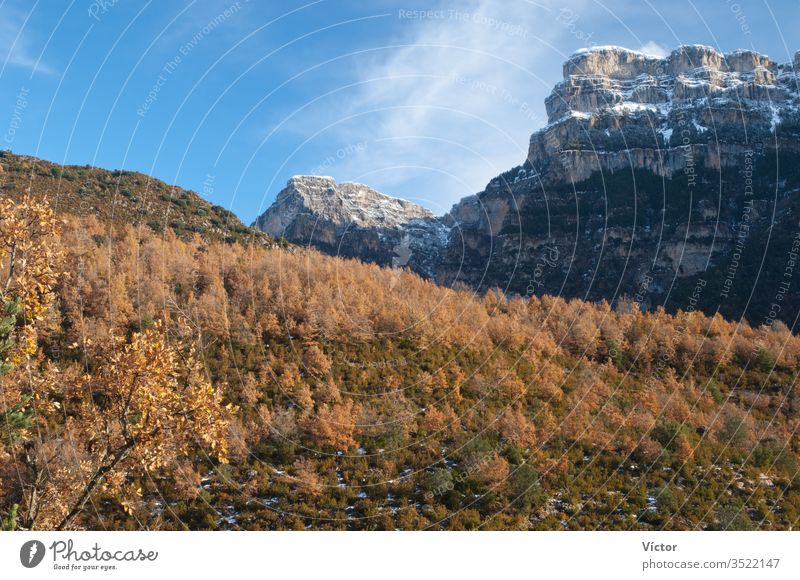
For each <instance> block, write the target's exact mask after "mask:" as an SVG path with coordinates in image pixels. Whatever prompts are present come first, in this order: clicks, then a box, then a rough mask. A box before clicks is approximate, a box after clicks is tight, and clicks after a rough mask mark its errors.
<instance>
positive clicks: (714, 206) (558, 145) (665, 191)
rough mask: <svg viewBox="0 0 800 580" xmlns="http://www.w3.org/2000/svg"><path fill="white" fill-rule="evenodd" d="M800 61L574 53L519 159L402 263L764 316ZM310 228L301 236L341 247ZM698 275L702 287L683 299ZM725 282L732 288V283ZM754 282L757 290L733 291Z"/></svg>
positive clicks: (795, 293)
mask: <svg viewBox="0 0 800 580" xmlns="http://www.w3.org/2000/svg"><path fill="white" fill-rule="evenodd" d="M799 68H800V52H798V53H797V54H796V55H795V57H794V59H793V61H792V62H788V63H783V64H779V63H777V62H776V61H774V60H773V59H771V58H769V57H768V56H766V55H763V54H760V53H758V52H755V51H752V50H744V49H741V50H737V51H732V52H729V53H721V52H718V51H716V50H715V49H713V48H711V47H707V46H703V45H684V46H681V47H678V48H676V49H675V50H673V51H672V52H671V53H670V54H669V55H667V56H665V57H657V56H652V55H646V54H644V53H641V52H638V51H632V50H629V49H624V48H621V47H606V46H604V47H594V48H591V49H584V50H580V51H577V52H576V53H574V54H573V55H572V56H570V57H569V58H568V59H567V61H566V62H565V63H564V66H563V77H564V78H563V80H562V81H560V82H559V83H557V84H556V85H555V86H554V88H553V91H552V93H551V94H550V96H549V97H548V98H547V99H546V100H545V109H546V110H547V114H548V124H547V125H546V126H545V127H543V128H541V129H539V130H537V131H535V132H534V133H533V134H532V136H531V139H530V146H529V150H528V155H527V157H526V159H525V160H524V162H523V163H522V164H521V165H519V166H517V167H514V168H512V169H511V170H509V171H507V172H505V173H504V174H501V175H500V176H498V177H495V178H493V179H492V180H490V181H489V183H488V185H487V186H486V188H484V190H482V191H480V192H478V193H477V194H474V195H470V196H467V197H465V198H463V199H462V200H461V201H459V202H458V203H456V204H454V206H453V208H452V209H451V210H450V212H448V213H447V214H445V215H444V216H442V217H441V218H439V221H440V222H441V223H442V224H444V225H445V226H446V227H447V228H449V231H448V234H447V235H448V240H447V243H446V244H444V246H442V245H441V244H440V243H438V242H436V241H431V239H426V240H417V243H416V244H414V243H413V239H412V242H411V243H409V244H407V245H408V246H415V247H416V248H417V251H422V252H423V253H424V252H425V247H426V246H427V247H430V248H431V251H429V252H428V255H427V256H426V259H425V260H424V263H425V267H424V269H423V268H420V267H415V264H414V261H413V254H412V256H411V258H410V259H409V261H408V263H407V264H400V265H408V266H409V267H411V268H412V269H414V270H415V271H417V272H418V273H420V274H422V275H423V276H426V277H429V278H432V279H434V280H436V281H437V282H439V283H441V284H444V285H452V284H454V283H466V284H467V285H469V286H471V287H473V288H474V289H477V290H486V289H489V288H500V289H501V290H504V291H507V292H511V293H516V294H521V295H531V294H534V293H536V294H542V293H550V294H559V295H564V296H565V297H568V298H569V297H577V298H585V299H591V300H609V301H615V300H617V299H619V298H621V297H629V298H636V297H637V296H638V297H639V298H638V300H639V302H640V304H641V306H642V307H644V308H653V307H655V306H658V305H663V306H666V307H667V308H668V309H670V310H677V309H686V308H689V307H696V308H699V309H701V310H703V311H705V312H706V313H713V312H716V311H717V310H721V311H722V312H723V313H724V314H725V315H726V316H728V317H730V318H740V317H742V316H745V317H747V318H749V319H750V320H752V321H763V320H766V321H770V320H771V319H770V318H769V304H768V302H770V301H771V300H768V299H767V297H768V296H769V297H770V299H771V298H773V297H774V296H772V295H773V294H775V291H774V286H775V285H776V284H777V283H778V282H779V281H778V280H777V279H774V278H776V276H775V275H774V271H777V270H778V269H783V268H784V267H785V264H783V265H782V262H785V261H786V259H790V257H791V247H792V245H791V235H790V234H791V232H792V231H793V229H794V228H793V225H792V223H793V222H792V216H793V215H795V214H796V213H800V207H795V205H797V201H798V200H797V198H798V196H796V195H794V192H797V191H800V176H798V175H797V172H796V171H794V169H793V168H794V167H796V166H797V164H798V162H800V87H799V83H798V80H797V77H796V74H795V71H796V70H798V69H799ZM776 166H778V169H775V167H776ZM268 211H269V210H268ZM745 220H747V225H748V231H747V236H746V241H745V242H744V243H742V242H741V238H742V233H741V231H742V223H743V221H745ZM773 232H777V236H773V235H772V233H773ZM381 233H382V235H384V236H386V235H387V232H386V231H385V230H383V231H382V232H381ZM406 233H408V232H406ZM308 234H309V232H308V231H306V232H304V235H305V237H304V238H302V242H303V243H307V244H311V245H315V246H316V247H317V248H318V249H321V250H322V251H325V252H328V253H337V249H336V244H331V243H328V244H327V245H322V244H318V243H317V242H316V241H315V238H314V237H313V236H310V235H308ZM410 234H411V235H413V232H410ZM289 241H300V239H299V238H297V239H295V238H292V237H290V238H289ZM395 245H396V239H395V238H392V237H391V236H390V237H389V243H387V244H385V245H384V246H381V244H380V243H378V244H377V247H380V248H382V251H381V252H376V251H374V247H370V248H367V249H365V250H364V251H362V250H360V249H359V247H358V243H352V244H348V248H347V251H346V255H348V256H350V257H358V258H361V259H364V260H366V261H374V262H377V263H380V264H383V265H398V264H397V261H396V260H393V258H395V257H396V256H395V255H394V253H393V247H394V246H395ZM768 249H769V250H770V251H767V250H768ZM773 250H776V251H773ZM556 255H557V256H558V260H554V259H553V258H554V256H556ZM761 258H763V259H761ZM743 262H744V263H745V265H744V266H743V265H742V263H743ZM543 264H544V267H542V265H543ZM767 264H768V265H769V268H766V265H767ZM762 266H764V267H762ZM765 268H766V269H765ZM731 269H733V270H735V271H734V273H733V274H732V275H729V274H727V273H726V272H727V271H729V270H731ZM765 280H766V281H765ZM791 284H792V287H791V289H790V291H789V292H788V293H787V294H785V296H788V301H787V302H786V303H784V304H785V305H786V306H787V308H786V309H785V310H782V312H781V313H780V314H779V315H778V316H777V318H778V319H782V320H785V321H792V320H793V318H794V313H795V311H796V310H798V309H800V290H798V288H797V282H796V281H794V280H792V281H791ZM698 285H700V287H701V288H702V289H704V293H703V296H701V297H700V298H699V299H698V300H693V299H692V295H693V294H694V291H695V289H696V288H697V286H698ZM732 285H736V286H737V287H738V288H740V289H741V291H740V292H738V295H737V296H735V297H731V292H730V291H729V290H730V287H731V286H732ZM726 288H727V291H726ZM751 288H752V289H754V292H753V294H754V299H752V300H751V299H748V298H741V297H740V296H745V295H746V294H748V292H745V290H747V291H749V290H750V289H751ZM756 290H757V291H756Z"/></svg>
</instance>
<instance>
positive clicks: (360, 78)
mask: <svg viewBox="0 0 800 580" xmlns="http://www.w3.org/2000/svg"><path fill="white" fill-rule="evenodd" d="M418 11H426V12H424V13H420V12H418ZM798 28H800V2H798V1H797V0H736V1H733V0H731V1H729V0H703V1H700V0H694V1H693V2H692V1H686V0H673V1H663V0H606V1H604V2H600V1H595V0H561V1H558V2H555V1H550V0H536V1H528V0H474V1H467V0H462V1H453V2H431V1H428V2H421V1H420V2H415V1H388V0H372V1H370V2H355V1H342V0H319V1H309V0H306V1H294V0H282V1H256V0H250V1H247V0H239V1H238V2H237V1H235V0H196V1H194V2H193V1H181V2H179V1H171V0H160V1H149V2H148V1H146V0H145V1H138V2H134V1H132V0H117V1H116V2H115V1H114V0H97V1H95V2H92V1H89V0H83V1H78V0H73V1H66V0H65V1H60V0H49V1H43V0H40V1H35V0H27V1H21V0H15V1H8V0H0V94H2V97H3V98H2V107H0V131H2V133H3V143H2V145H0V147H2V148H4V149H11V150H12V151H14V152H16V153H22V154H29V155H36V156H39V157H42V158H45V159H48V160H52V161H56V162H59V163H68V164H79V165H84V164H91V165H96V166H100V167H106V168H112V169H116V168H123V169H131V170H136V171H142V172H144V173H148V174H151V175H153V176H155V177H158V178H160V179H163V180H165V181H167V182H169V183H176V184H178V185H181V186H183V187H186V188H189V189H193V190H195V191H198V192H200V193H201V194H202V195H204V196H205V197H207V198H209V199H210V200H211V201H213V202H214V203H218V204H220V205H223V206H225V207H227V208H229V209H231V210H233V211H234V212H235V213H236V214H237V215H239V216H240V217H241V218H242V219H243V221H245V222H247V223H250V222H252V221H253V219H255V217H256V216H257V215H258V214H259V213H261V212H262V211H263V210H264V209H266V208H267V207H268V206H269V204H270V203H271V202H272V200H273V199H274V197H275V195H276V193H277V192H278V191H279V190H280V189H281V188H282V186H283V185H284V184H285V182H286V180H287V179H288V178H289V177H290V176H292V175H295V174H307V173H318V174H325V175H332V176H333V177H335V178H336V179H337V180H340V181H345V180H349V181H358V182H362V183H367V184H369V185H371V186H373V187H375V188H377V189H379V190H381V191H384V192H385V193H388V194H391V195H395V196H397V197H404V198H407V199H411V200H413V201H416V202H419V203H422V204H423V205H426V206H427V207H429V208H431V209H432V210H433V211H434V212H436V213H443V212H445V211H447V210H448V209H449V208H450V206H451V205H452V204H453V203H454V202H456V201H457V200H458V199H459V198H461V197H462V196H464V195H468V194H472V193H475V192H477V191H479V190H480V189H482V188H483V186H484V185H485V184H486V183H487V182H488V181H489V179H491V178H492V177H494V176H495V175H497V174H498V173H501V172H503V171H505V170H507V169H509V168H511V167H512V166H514V165H517V164H519V163H521V162H522V161H523V160H524V158H525V154H526V150H527V142H528V139H529V137H530V134H531V133H532V132H533V131H534V130H536V129H537V128H539V127H541V126H543V125H544V124H546V119H545V113H544V104H543V101H544V98H545V97H546V96H547V94H548V93H549V92H550V90H551V88H552V85H553V84H554V83H555V82H557V81H558V80H559V79H560V78H561V65H562V63H563V61H564V60H565V59H566V58H567V57H568V56H569V55H570V54H571V53H572V52H574V51H575V50H577V49H579V48H582V47H584V46H587V45H588V46H591V45H606V44H614V45H622V46H626V47H629V48H634V49H640V48H642V47H644V49H645V50H647V51H649V52H651V53H663V52H665V51H669V50H671V49H672V48H674V47H675V46H677V45H679V44H682V43H690V44H696V43H700V44H707V45H710V46H714V47H716V48H718V49H720V50H723V51H728V50H733V49H736V48H752V49H756V50H758V51H761V52H764V53H767V54H769V55H770V56H771V57H772V58H774V59H775V60H778V61H780V62H784V61H789V60H791V58H792V55H793V54H794V52H795V51H796V50H800V40H798V39H797V38H796V31H797V30H798Z"/></svg>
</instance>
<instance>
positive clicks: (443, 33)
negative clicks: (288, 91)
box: [309, 0, 574, 213]
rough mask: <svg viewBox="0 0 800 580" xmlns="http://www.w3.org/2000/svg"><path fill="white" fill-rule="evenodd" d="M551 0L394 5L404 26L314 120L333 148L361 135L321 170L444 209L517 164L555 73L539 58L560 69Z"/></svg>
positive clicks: (561, 31) (559, 29) (539, 122)
mask: <svg viewBox="0 0 800 580" xmlns="http://www.w3.org/2000/svg"><path fill="white" fill-rule="evenodd" d="M546 4H550V5H551V6H556V4H555V3H554V2H544V1H541V0H540V1H537V2H536V3H530V2H526V1H508V0H472V1H470V2H460V3H459V8H458V9H455V8H452V6H453V5H452V4H450V5H444V4H442V5H438V6H432V7H431V8H429V10H430V11H431V12H428V13H427V14H425V15H417V14H413V13H408V12H406V13H403V12H400V11H398V10H395V13H394V14H393V17H394V18H396V19H397V20H398V22H397V26H395V27H394V28H395V29H400V30H401V31H402V32H401V33H400V35H399V36H398V37H395V38H392V39H388V40H387V42H386V45H387V46H386V48H385V49H381V50H376V51H371V52H370V53H369V56H368V57H363V58H362V59H361V60H360V61H359V64H360V66H359V67H358V69H357V70H356V72H355V74H354V76H355V79H353V80H352V82H354V83H357V84H356V88H354V89H351V90H347V91H343V92H342V94H341V96H340V97H339V98H338V100H337V99H331V100H326V101H325V106H324V107H323V109H324V111H322V112H321V113H320V114H321V116H322V117H323V118H320V114H315V115H314V116H313V118H312V119H313V122H314V123H317V124H318V126H325V124H326V123H329V124H330V129H329V130H326V131H324V132H323V133H322V134H321V136H322V137H323V138H328V137H332V138H333V139H334V140H335V141H336V142H337V147H346V146H347V145H348V144H349V145H352V144H358V143H360V144H362V146H361V147H351V149H350V150H349V151H348V152H347V154H345V155H343V156H342V158H341V159H339V158H338V157H336V156H334V157H335V158H334V159H333V162H332V163H331V165H330V167H329V168H328V169H329V171H328V172H329V173H331V174H333V175H334V176H335V177H337V178H339V179H353V180H358V181H362V182H364V183H368V184H370V185H373V186H374V187H377V188H378V189H381V190H383V191H385V192H386V193H389V194H394V195H399V196H402V197H406V198H409V199H414V200H415V201H418V202H423V203H425V205H427V206H428V207H430V208H431V209H434V211H437V212H440V213H441V212H444V211H447V210H448V209H449V207H450V205H451V204H452V203H454V202H455V201H457V200H458V199H460V198H461V197H463V196H464V195H468V194H471V193H475V192H476V191H479V190H480V189H482V188H483V186H484V185H485V184H486V182H487V181H488V180H489V179H490V178H492V177H494V176H495V175H497V174H498V173H501V172H503V171H505V170H507V169H510V168H511V167H512V166H513V165H516V164H519V163H522V162H523V161H524V159H525V157H526V154H527V146H528V139H529V137H530V134H531V133H532V132H533V131H534V130H535V129H537V128H539V127H541V126H543V125H544V124H546V122H547V121H546V118H545V112H544V105H543V100H544V98H545V96H546V95H547V94H548V93H549V92H550V90H551V88H552V82H553V81H555V80H557V77H556V78H541V77H539V76H537V73H538V72H540V71H541V70H542V69H543V68H547V67H543V66H542V63H551V64H552V66H551V67H550V69H551V71H552V72H554V73H555V74H558V73H559V72H560V65H561V62H562V60H563V59H564V57H565V55H564V54H562V53H560V52H559V50H558V49H557V48H555V45H556V42H555V41H556V39H557V38H559V37H564V36H566V35H569V34H570V32H569V30H568V29H567V28H566V27H564V26H561V25H559V23H558V21H557V9H556V8H554V7H550V6H547V5H546ZM573 4H574V3H573ZM342 84H343V85H344V84H345V83H342ZM309 169H311V168H309Z"/></svg>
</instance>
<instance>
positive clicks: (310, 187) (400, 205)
mask: <svg viewBox="0 0 800 580" xmlns="http://www.w3.org/2000/svg"><path fill="white" fill-rule="evenodd" d="M253 225H254V226H255V227H257V228H258V229H260V230H262V231H264V232H267V233H269V234H270V235H272V236H273V237H276V238H283V239H286V240H288V241H290V242H292V243H295V244H300V245H311V246H314V247H316V248H318V249H321V250H323V251H325V252H327V253H329V254H332V255H341V256H344V257H358V258H361V259H363V260H366V261H371V262H376V263H379V264H383V265H392V266H408V267H412V268H413V269H415V270H416V271H418V272H420V273H421V274H423V275H426V276H432V275H433V274H434V268H435V265H436V264H437V263H438V261H439V252H440V250H441V249H442V248H443V246H444V244H445V242H446V240H447V234H448V231H449V228H448V227H447V226H446V225H445V224H444V222H443V221H441V220H439V219H437V218H436V217H435V216H434V215H433V214H432V213H431V212H430V211H429V210H427V209H425V208H423V207H421V206H419V205H416V204H414V203H411V202H409V201H406V200H403V199H397V198H394V197H389V196H388V195H384V194H382V193H380V192H378V191H375V190H374V189H372V188H370V187H367V186H366V185H362V184H360V183H341V184H337V183H336V182H335V181H334V179H333V178H331V177H319V176H295V177H292V178H291V179H290V180H289V182H288V183H287V184H286V187H285V188H284V189H283V190H281V192H280V193H279V194H278V196H277V198H276V200H275V203H274V204H273V205H272V206H271V207H270V208H269V209H268V210H267V211H266V212H265V213H264V214H262V215H261V216H260V217H259V218H258V219H257V220H256V222H255V224H253Z"/></svg>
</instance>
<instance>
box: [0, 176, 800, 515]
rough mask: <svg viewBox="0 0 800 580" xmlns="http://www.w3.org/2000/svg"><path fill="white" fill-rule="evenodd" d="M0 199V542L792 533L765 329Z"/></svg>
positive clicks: (786, 356) (790, 347)
mask: <svg viewBox="0 0 800 580" xmlns="http://www.w3.org/2000/svg"><path fill="white" fill-rule="evenodd" d="M117 177H118V178H119V179H127V178H128V177H129V176H117ZM48 179H52V182H53V183H55V182H57V180H58V179H63V175H61V174H59V175H55V174H54V175H52V176H50V177H48ZM112 179H113V178H112V177H109V182H111V181H112ZM37 183H38V184H39V186H41V184H42V183H43V182H42V181H41V179H40V180H39V181H37ZM29 189H31V188H29ZM101 189H102V188H101ZM7 191H8V190H4V194H3V196H2V198H1V199H2V201H0V204H1V205H0V258H2V266H0V307H2V313H0V362H1V363H2V367H0V520H2V526H3V528H5V529H129V530H138V529H152V530H175V529H192V530H206V529H210V530H217V529H245V530H256V529H269V530H283V529H291V530H300V529H325V530H392V529H403V530H421V529H434V530H439V529H445V530H474V529H484V530H489V529H504V530H509V529H514V530H560V529H570V530H574V529H582V530H595V529H611V530H630V529H645V530H647V529H708V530H714V529H729V530H731V529H737V530H738V529H791V528H793V527H795V528H796V527H797V524H798V520H799V519H800V478H799V477H798V455H799V454H800V436H798V421H799V419H798V417H799V415H798V410H800V399H798V397H797V394H796V388H795V385H796V383H797V375H798V368H800V338H798V337H797V336H795V335H793V334H792V333H791V332H790V330H789V329H788V328H787V327H786V326H785V325H784V324H783V323H781V322H775V323H774V324H772V325H771V326H761V327H753V326H749V325H747V324H745V323H740V322H737V321H727V320H724V319H723V318H722V317H721V316H719V315H717V316H714V317H708V316H706V315H704V314H701V313H699V312H685V311H679V312H677V313H676V314H668V313H666V312H665V311H663V310H661V309H656V310H653V311H649V312H643V311H642V310H641V309H640V307H639V305H638V304H637V303H636V302H635V301H633V300H626V299H621V300H619V301H616V302H615V303H614V304H608V303H589V302H583V301H580V300H571V301H565V300H563V299H561V298H558V297H550V296H543V297H537V296H533V297H519V296H506V295H504V294H502V293H501V292H499V291H489V292H487V293H485V294H476V293H474V292H473V291H472V290H470V289H468V288H466V287H457V288H444V287H440V286H437V285H435V284H434V283H432V282H430V281H426V280H423V279H422V278H420V277H418V276H416V275H415V274H413V273H411V272H409V271H406V270H403V269H392V268H381V267H378V266H375V265H370V264H365V263H361V262H358V261H355V260H344V259H340V258H335V257H328V256H324V255H322V254H319V253H317V252H315V251H313V250H309V249H305V248H299V247H293V246H290V245H286V244H281V243H277V242H275V241H272V240H269V239H267V238H266V237H265V236H263V235H262V236H258V235H256V234H252V235H248V231H247V229H246V228H244V229H242V228H240V229H239V230H238V231H237V232H236V235H235V236H224V235H223V236H218V235H212V234H211V233H210V232H211V230H209V231H208V232H206V231H205V230H204V229H203V228H202V227H197V228H195V229H194V231H192V230H191V229H187V228H178V227H170V226H169V225H167V227H165V228H159V227H154V226H153V225H152V224H151V225H148V224H147V220H140V222H138V223H137V222H136V221H135V220H127V221H128V223H125V221H126V220H114V219H109V218H108V214H109V212H105V213H103V212H88V213H85V214H83V215H76V213H75V212H70V211H63V210H62V209H60V206H59V205H58V200H59V195H58V190H55V191H52V192H50V193H48V192H47V191H44V190H42V188H41V187H34V188H32V193H27V194H23V193H22V190H21V188H16V189H15V190H14V192H13V193H12V194H9V195H6V194H5V192H7ZM167 193H168V194H169V192H167ZM89 194H91V195H96V196H98V199H99V198H102V197H103V196H104V195H107V196H109V197H110V196H113V195H116V194H114V193H113V192H104V191H97V192H89ZM89 194H87V193H86V192H83V193H80V195H89ZM75 195H76V196H78V197H80V195H79V192H76V193H75ZM93 199H94V198H93ZM168 199H169V195H168V196H167V200H168ZM187 199H188V198H187ZM166 203H169V201H167V202H166ZM197 207H199V206H198V205H197V202H195V201H192V199H189V201H187V202H186V203H185V204H183V208H182V210H184V211H185V212H186V213H185V214H183V215H189V214H191V213H192V212H193V211H194V210H195V209H196V208H197ZM54 208H55V209H54ZM193 215H202V214H200V213H199V212H198V213H196V214H193ZM196 223H197V224H200V222H196ZM201 225H202V224H201ZM203 227H205V226H203ZM209 227H211V226H209Z"/></svg>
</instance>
